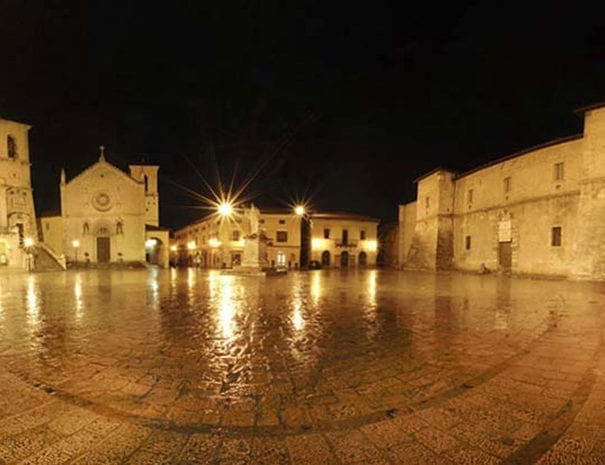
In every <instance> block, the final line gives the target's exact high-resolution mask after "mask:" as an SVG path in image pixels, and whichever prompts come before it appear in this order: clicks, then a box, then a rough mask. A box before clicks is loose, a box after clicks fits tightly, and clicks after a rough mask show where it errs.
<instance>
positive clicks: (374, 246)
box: [366, 240, 378, 252]
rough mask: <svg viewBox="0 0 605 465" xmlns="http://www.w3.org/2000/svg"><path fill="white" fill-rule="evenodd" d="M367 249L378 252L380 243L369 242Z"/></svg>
mask: <svg viewBox="0 0 605 465" xmlns="http://www.w3.org/2000/svg"><path fill="white" fill-rule="evenodd" d="M366 247H367V249H368V250H369V251H370V252H376V250H378V241H376V240H372V241H368V242H367V245H366Z"/></svg>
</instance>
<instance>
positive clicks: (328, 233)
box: [324, 228, 330, 239]
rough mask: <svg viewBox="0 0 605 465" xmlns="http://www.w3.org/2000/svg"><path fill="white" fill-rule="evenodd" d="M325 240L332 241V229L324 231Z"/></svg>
mask: <svg viewBox="0 0 605 465" xmlns="http://www.w3.org/2000/svg"><path fill="white" fill-rule="evenodd" d="M324 239H330V229H329V228H326V229H324Z"/></svg>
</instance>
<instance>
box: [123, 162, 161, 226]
mask: <svg viewBox="0 0 605 465" xmlns="http://www.w3.org/2000/svg"><path fill="white" fill-rule="evenodd" d="M128 168H129V169H130V176H131V177H132V178H133V179H135V180H137V181H138V182H140V183H143V184H144V185H145V223H146V224H148V225H151V226H159V225H160V195H159V193H158V170H159V169H160V167H159V166H157V165H129V166H128Z"/></svg>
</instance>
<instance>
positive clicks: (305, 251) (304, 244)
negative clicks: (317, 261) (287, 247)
mask: <svg viewBox="0 0 605 465" xmlns="http://www.w3.org/2000/svg"><path fill="white" fill-rule="evenodd" d="M294 214H295V215H296V216H298V217H299V218H300V259H299V260H300V268H306V267H307V266H309V236H310V234H309V215H308V214H307V209H306V207H305V206H304V205H296V206H295V207H294Z"/></svg>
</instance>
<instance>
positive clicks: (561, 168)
mask: <svg viewBox="0 0 605 465" xmlns="http://www.w3.org/2000/svg"><path fill="white" fill-rule="evenodd" d="M554 168H555V170H554V178H555V181H562V180H563V179H564V178H565V165H564V163H563V162H560V163H555V166H554Z"/></svg>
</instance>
